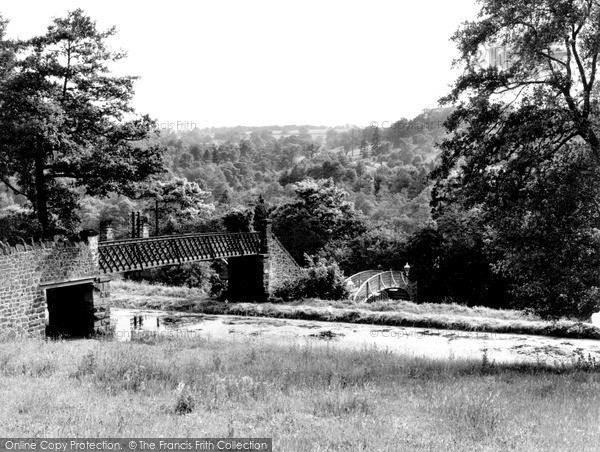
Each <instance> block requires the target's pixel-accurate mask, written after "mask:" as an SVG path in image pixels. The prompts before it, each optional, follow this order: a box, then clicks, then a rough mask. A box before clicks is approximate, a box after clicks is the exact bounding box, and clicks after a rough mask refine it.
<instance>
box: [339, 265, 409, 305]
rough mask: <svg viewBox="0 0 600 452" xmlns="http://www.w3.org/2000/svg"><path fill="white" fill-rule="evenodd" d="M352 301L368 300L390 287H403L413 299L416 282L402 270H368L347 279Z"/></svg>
mask: <svg viewBox="0 0 600 452" xmlns="http://www.w3.org/2000/svg"><path fill="white" fill-rule="evenodd" d="M346 284H348V285H349V287H350V297H351V299H352V301H367V300H368V299H369V298H371V297H373V296H375V295H379V294H381V293H383V292H385V291H387V290H389V289H402V290H404V291H406V293H407V294H408V295H409V297H410V298H411V299H412V298H413V296H414V294H413V292H414V284H413V283H411V282H410V281H408V279H407V278H406V276H405V275H404V273H403V272H401V271H394V270H389V271H381V270H366V271H363V272H360V273H357V274H355V275H352V276H351V277H350V278H348V279H346Z"/></svg>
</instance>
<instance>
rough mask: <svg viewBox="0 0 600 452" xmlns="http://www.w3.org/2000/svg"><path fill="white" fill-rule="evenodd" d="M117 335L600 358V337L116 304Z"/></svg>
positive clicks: (563, 360)
mask: <svg viewBox="0 0 600 452" xmlns="http://www.w3.org/2000/svg"><path fill="white" fill-rule="evenodd" d="M111 319H112V323H113V327H114V334H115V337H116V339H117V340H119V341H129V340H131V338H132V336H133V335H134V334H138V335H148V336H177V337H194V336H201V337H205V338H213V339H218V340H222V339H227V340H235V341H241V342H244V343H252V342H268V343H273V344H274V345H275V344H299V345H307V346H326V347H339V348H341V349H368V350H375V349H377V350H386V351H389V352H392V353H398V354H402V355H410V356H423V357H428V358H434V359H448V358H452V359H477V360H482V359H484V358H483V357H484V355H485V357H486V358H485V359H487V360H489V361H490V362H497V363H546V364H556V365H560V364H570V363H573V362H576V361H577V360H579V359H590V358H591V359H595V360H600V341H596V340H591V339H561V338H551V337H543V336H528V335H518V334H498V333H480V332H466V331H450V330H437V329H427V328H404V327H388V326H381V325H357V324H350V323H334V322H321V321H306V320H288V319H273V318H261V317H238V316H230V315H219V316H216V315H204V314H187V313H172V312H166V311H154V310H138V309H119V308H113V309H111Z"/></svg>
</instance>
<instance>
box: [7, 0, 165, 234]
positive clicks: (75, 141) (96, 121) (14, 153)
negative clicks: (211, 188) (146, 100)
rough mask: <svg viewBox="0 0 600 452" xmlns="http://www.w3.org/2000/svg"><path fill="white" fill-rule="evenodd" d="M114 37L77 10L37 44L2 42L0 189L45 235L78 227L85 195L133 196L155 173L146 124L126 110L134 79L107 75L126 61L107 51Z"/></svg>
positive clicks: (157, 161)
mask: <svg viewBox="0 0 600 452" xmlns="http://www.w3.org/2000/svg"><path fill="white" fill-rule="evenodd" d="M3 28H4V27H3V23H2V22H0V38H1V37H2V31H3ZM114 33H115V29H114V28H112V29H109V30H106V31H101V30H98V29H97V27H96V24H95V22H94V21H93V20H92V19H91V18H90V17H88V16H86V15H85V14H84V12H83V11H81V10H76V11H73V12H69V13H68V14H67V16H66V17H64V18H56V19H54V20H53V21H52V24H51V25H50V26H49V27H48V30H47V32H46V33H45V34H43V35H41V36H37V37H34V38H31V39H27V40H17V41H7V40H3V41H1V47H0V70H1V72H0V75H1V78H0V180H1V181H2V182H3V183H4V184H5V185H6V186H7V187H9V188H10V189H12V190H13V191H14V192H16V193H19V194H22V195H24V196H25V197H26V198H27V199H28V200H29V202H30V203H31V206H32V209H33V210H34V212H35V214H36V216H37V219H38V220H39V222H40V224H41V226H42V228H43V230H44V231H46V232H47V231H49V230H51V229H52V228H54V227H61V228H66V229H73V228H75V227H76V225H77V222H78V219H77V216H76V214H75V210H76V208H77V206H78V201H79V199H80V197H81V196H82V195H83V194H89V195H93V196H105V195H107V194H108V193H110V192H118V193H124V194H133V193H135V192H136V190H137V188H138V187H137V185H138V184H139V183H142V182H143V181H145V180H146V179H147V178H148V177H149V176H151V175H153V174H155V173H158V172H160V171H161V170H162V157H161V150H160V148H159V147H157V146H151V145H148V144H146V143H145V142H144V139H145V138H147V137H148V136H149V134H150V131H151V130H152V129H153V128H154V122H153V121H152V120H150V118H149V117H148V116H140V115H137V114H136V112H135V111H134V109H133V108H132V106H131V100H132V96H133V83H134V81H135V77H131V76H116V75H113V74H111V72H110V64H111V63H113V62H116V61H118V60H120V59H122V58H123V57H124V54H123V53H120V52H113V51H111V50H110V49H109V48H108V47H107V40H108V39H109V38H110V37H111V36H112V35H114Z"/></svg>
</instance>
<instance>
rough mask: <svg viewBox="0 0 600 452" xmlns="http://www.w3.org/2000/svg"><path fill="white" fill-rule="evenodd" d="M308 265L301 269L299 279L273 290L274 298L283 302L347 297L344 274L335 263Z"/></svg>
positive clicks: (321, 262)
mask: <svg viewBox="0 0 600 452" xmlns="http://www.w3.org/2000/svg"><path fill="white" fill-rule="evenodd" d="M309 264H310V266H309V267H308V268H304V269H302V274H301V275H300V276H299V277H297V278H295V279H293V280H290V281H286V282H285V283H284V284H283V285H282V286H281V287H280V288H278V289H277V290H275V292H274V296H275V297H279V298H282V299H283V300H285V301H290V300H300V299H303V298H322V299H324V300H341V299H344V298H347V297H348V295H349V292H348V288H347V287H346V285H345V284H344V280H345V277H344V274H343V273H342V271H341V270H340V268H339V266H338V265H337V264H336V263H326V262H325V261H323V260H321V261H317V262H313V261H312V260H311V261H310V262H309Z"/></svg>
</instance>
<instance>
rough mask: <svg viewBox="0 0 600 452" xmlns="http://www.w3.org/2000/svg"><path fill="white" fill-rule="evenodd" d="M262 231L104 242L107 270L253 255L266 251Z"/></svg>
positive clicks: (100, 248) (101, 245)
mask: <svg viewBox="0 0 600 452" xmlns="http://www.w3.org/2000/svg"><path fill="white" fill-rule="evenodd" d="M264 245H265V244H263V243H262V240H261V235H260V233H259V232H239V233H223V234H221V233H209V234H188V235H173V236H162V237H149V238H136V239H126V240H114V241H110V242H100V243H99V244H98V255H99V256H98V261H99V265H100V271H101V272H103V273H121V272H128V271H137V270H145V269H148V268H156V267H163V266H168V265H178V264H185V263H191V262H201V261H211V260H214V259H220V258H227V257H238V256H252V255H258V254H262V253H263V251H264V250H265V246H264Z"/></svg>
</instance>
